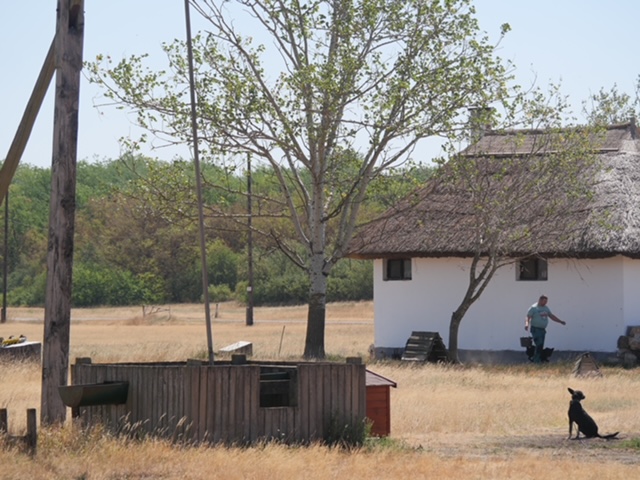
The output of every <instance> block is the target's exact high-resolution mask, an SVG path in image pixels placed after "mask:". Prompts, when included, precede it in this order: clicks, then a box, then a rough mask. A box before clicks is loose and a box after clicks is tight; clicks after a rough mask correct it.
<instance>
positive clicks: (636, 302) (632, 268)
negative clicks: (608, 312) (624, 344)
mask: <svg viewBox="0 0 640 480" xmlns="http://www.w3.org/2000/svg"><path fill="white" fill-rule="evenodd" d="M638 263H640V260H632V259H630V258H626V257H625V258H624V259H623V265H624V277H623V281H624V307H623V308H624V324H625V325H627V326H638V325H640V268H638ZM625 333H626V332H625Z"/></svg>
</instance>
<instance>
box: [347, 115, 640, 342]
mask: <svg viewBox="0 0 640 480" xmlns="http://www.w3.org/2000/svg"><path fill="white" fill-rule="evenodd" d="M520 133H521V135H522V136H521V137H520V140H519V141H518V145H519V146H518V147H516V149H521V150H520V151H518V152H515V153H514V148H513V145H511V146H510V147H509V148H510V150H509V151H510V152H511V153H510V154H511V155H513V154H516V155H517V154H518V153H521V154H524V152H525V151H526V152H529V151H530V150H529V148H530V145H531V142H530V141H533V140H532V137H534V136H536V135H540V132H539V131H538V132H535V131H529V132H527V131H521V132H520ZM522 138H524V139H525V140H524V141H523V140H522ZM508 142H511V140H509V139H508V138H507V136H506V135H505V134H498V133H495V134H494V133H486V134H485V136H484V137H483V138H482V139H481V140H480V142H479V143H478V144H477V145H476V146H475V147H474V152H478V151H482V152H483V154H482V155H483V156H485V157H490V156H492V155H493V156H496V157H497V156H499V155H504V153H505V145H506V143H508ZM594 153H595V154H596V155H597V158H598V159H599V160H601V161H602V163H601V164H599V167H598V171H597V173H596V177H595V183H594V185H595V186H594V191H595V192H596V195H595V196H594V197H593V198H592V199H590V200H589V208H588V209H585V208H583V207H584V205H583V206H581V207H580V208H576V212H577V211H580V215H582V216H583V217H584V216H585V215H590V216H591V217H590V218H592V219H593V218H594V217H593V212H594V211H595V210H596V206H598V207H599V208H600V210H599V211H600V213H602V212H605V213H606V223H607V225H606V226H604V225H603V223H605V222H602V221H601V222H598V221H595V222H593V221H592V222H583V221H582V220H583V219H581V220H580V228H576V229H575V230H574V231H573V233H572V236H571V238H568V239H562V240H558V239H556V241H554V242H553V243H550V244H549V245H544V244H540V245H534V246H531V247H530V248H529V249H528V251H525V248H523V247H522V245H520V246H517V247H513V248H514V250H513V252H512V255H510V261H509V262H508V264H506V265H505V266H502V267H501V268H499V269H497V270H496V272H495V275H494V277H493V278H492V280H491V281H490V283H489V284H488V286H487V287H486V289H485V290H484V292H483V293H482V295H481V296H480V297H479V298H478V300H477V301H475V303H473V304H472V305H471V307H470V308H469V310H468V311H467V312H466V314H465V315H464V318H463V320H462V322H461V324H460V327H459V332H458V348H459V349H460V351H461V353H464V352H465V351H505V350H507V351H508V350H513V351H518V352H522V351H523V348H522V347H521V346H520V340H519V339H520V337H523V336H526V335H527V332H525V330H524V319H525V314H526V311H527V309H528V308H529V306H531V305H532V304H533V303H535V302H536V301H537V299H538V297H539V296H540V295H541V294H546V295H547V296H548V297H549V304H548V306H549V307H550V308H551V311H552V312H553V313H554V314H555V315H556V316H558V317H559V318H561V319H563V320H565V321H566V322H567V325H566V326H562V325H560V324H558V323H555V322H549V327H548V328H547V341H546V345H547V346H550V347H554V348H555V349H556V350H560V351H566V352H585V351H590V352H615V351H616V348H617V340H618V338H619V337H620V336H621V335H625V333H626V329H627V327H628V326H632V325H640V132H639V131H638V129H637V128H636V126H635V123H634V122H630V123H627V124H622V125H615V126H611V127H609V128H607V129H606V132H604V133H603V134H602V137H601V140H600V141H599V142H598V143H597V146H596V147H594ZM463 154H465V152H463ZM467 154H469V153H467ZM471 154H474V153H471ZM474 155H475V154H474ZM427 188H429V187H427ZM441 193H442V192H439V191H438V190H437V188H435V189H434V188H432V189H431V190H430V192H429V194H426V195H421V194H417V195H414V196H413V200H412V201H410V202H408V203H407V202H404V204H403V205H399V206H398V207H397V208H395V209H391V210H390V211H389V212H387V213H386V214H385V215H383V216H382V217H381V218H380V219H379V220H377V221H376V222H374V223H372V224H371V225H369V226H368V227H367V228H366V229H364V230H363V231H361V232H360V234H359V235H358V236H356V238H355V239H354V242H353V243H352V248H351V251H350V256H351V257H353V258H367V259H374V316H375V318H374V320H375V349H376V352H377V353H385V354H391V353H396V354H397V353H398V352H399V351H401V350H402V349H403V348H404V346H405V344H406V341H407V339H408V338H409V336H410V335H411V333H412V332H413V331H432V332H438V333H439V334H440V335H441V336H442V338H443V340H444V343H445V345H446V346H449V324H450V321H451V314H452V311H453V310H454V309H456V308H457V307H458V305H459V304H460V302H461V299H462V298H463V296H464V294H465V290H466V289H467V286H468V283H469V269H470V266H471V261H472V257H473V248H472V247H470V242H471V240H468V239H465V238H464V235H461V232H464V225H465V223H464V222H466V221H467V219H468V217H469V214H468V211H467V212H466V213H465V216H462V215H460V214H459V213H460V212H459V211H456V212H453V211H450V212H446V214H445V215H444V217H445V220H444V222H445V223H443V220H442V218H441V217H443V215H442V212H443V205H444V204H445V203H447V204H452V203H455V198H453V197H452V196H451V195H450V192H448V195H447V196H446V199H439V198H438V195H440V194H441ZM440 200H442V201H440ZM436 210H437V213H434V212H435V211H436ZM587 210H588V212H589V213H588V214H587V213H585V211H587ZM574 213H575V212H574ZM567 215H570V214H567ZM435 218H438V219H439V220H438V222H439V223H438V224H439V228H435V227H433V225H434V219H435ZM603 218H604V217H603ZM447 222H448V223H447ZM443 225H445V226H446V228H443V227H442V226H443ZM451 232H455V235H453V234H451ZM543 243H544V242H543ZM532 253H534V255H531V254H532ZM507 256H509V254H507Z"/></svg>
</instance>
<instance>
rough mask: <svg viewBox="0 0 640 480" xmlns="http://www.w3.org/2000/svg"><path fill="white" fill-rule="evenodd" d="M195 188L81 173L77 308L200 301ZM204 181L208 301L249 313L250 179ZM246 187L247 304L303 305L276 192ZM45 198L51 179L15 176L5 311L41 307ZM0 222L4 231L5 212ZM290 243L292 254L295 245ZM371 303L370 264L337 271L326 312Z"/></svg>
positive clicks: (176, 178)
mask: <svg viewBox="0 0 640 480" xmlns="http://www.w3.org/2000/svg"><path fill="white" fill-rule="evenodd" d="M412 172H413V173H414V174H412V175H406V171H405V172H402V173H396V174H392V175H390V176H389V177H387V178H386V179H385V181H380V182H377V183H376V184H375V185H374V186H373V188H372V195H371V197H370V198H369V199H368V201H367V205H366V206H364V207H363V209H362V216H363V218H370V217H372V216H374V215H376V214H378V213H379V212H381V211H383V210H384V209H386V208H388V207H389V206H390V205H392V204H393V203H394V202H395V201H396V200H397V199H398V198H399V197H400V196H402V195H404V194H406V192H407V191H408V190H409V189H411V188H414V186H415V182H416V181H420V179H424V177H425V176H426V175H428V174H429V172H430V170H429V169H428V168H419V169H413V170H412ZM416 172H417V173H416ZM193 178H194V172H193V166H192V165H191V164H190V163H189V162H184V161H172V162H163V161H158V160H150V159H147V158H142V157H123V158H120V159H117V160H104V161H97V162H86V161H82V162H79V163H78V169H77V190H76V191H77V194H76V224H75V247H74V248H75V249H74V267H73V305H74V306H76V307H89V306H101V305H140V304H163V303H183V302H199V301H202V276H201V267H200V264H201V262H200V259H201V254H200V248H199V242H198V230H197V229H198V225H197V221H196V220H197V208H196V207H197V205H196V202H195V192H194V181H193ZM203 179H204V203H205V224H206V239H207V262H208V274H209V293H210V299H211V301H216V302H217V301H225V300H231V299H236V300H238V301H244V300H245V299H246V291H247V278H248V275H247V271H248V261H247V258H248V248H247V238H248V234H247V233H248V229H247V222H248V215H247V211H248V210H247V195H246V191H247V188H246V186H247V172H246V171H244V170H242V169H241V168H238V169H237V171H229V170H223V169H220V168H218V167H216V166H214V165H207V164H205V165H204V168H203ZM251 180H252V185H253V191H252V193H253V195H252V206H253V215H252V225H253V227H254V234H253V239H254V240H253V242H252V243H253V249H252V252H253V270H254V285H253V292H254V302H255V304H256V305H274V304H280V305H281V304H297V303H298V304H299V303H304V302H306V301H307V298H308V287H309V286H308V279H307V278H308V277H307V275H306V274H305V272H303V271H302V270H301V269H300V268H299V267H297V266H296V265H295V263H294V262H293V261H291V259H290V258H289V257H287V256H285V255H284V254H282V253H281V252H280V250H279V249H278V248H277V246H278V245H277V244H278V242H280V241H282V238H283V234H284V237H285V238H286V236H287V235H286V234H287V231H291V229H292V227H291V225H289V222H288V221H287V218H285V216H284V215H282V214H281V211H278V209H277V208H275V207H274V206H275V205H277V204H278V202H279V200H278V195H279V191H278V188H277V187H276V185H277V184H276V182H273V181H272V178H271V173H270V171H269V170H268V169H266V168H262V169H260V168H257V169H256V171H255V172H252V176H251ZM50 188H51V170H50V169H49V168H39V167H34V166H30V165H21V166H20V167H19V168H18V170H17V172H16V175H15V177H14V180H13V183H12V185H11V187H10V191H9V222H8V237H7V239H6V240H7V242H8V250H7V251H8V255H7V259H6V260H7V261H6V268H7V271H8V280H7V300H8V303H9V305H12V306H42V305H44V301H45V286H46V277H47V273H46V262H47V241H48V238H47V232H48V222H49V192H50ZM1 210H2V211H1V212H0V217H1V218H2V222H3V224H4V211H5V209H4V208H2V209H1ZM276 231H277V232H278V236H277V238H278V240H277V241H275V240H274V239H275V238H276V236H275V235H274V232H276ZM289 238H290V242H291V243H295V241H296V240H295V236H294V235H293V233H291V235H290V237H289ZM0 253H1V252H0ZM3 260H4V259H3ZM372 296H373V278H372V265H371V262H369V261H356V260H349V259H343V260H341V261H340V262H339V263H338V264H337V265H336V267H335V268H334V269H333V270H332V272H331V276H330V278H329V291H328V301H347V300H367V299H371V298H372Z"/></svg>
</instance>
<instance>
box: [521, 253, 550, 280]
mask: <svg viewBox="0 0 640 480" xmlns="http://www.w3.org/2000/svg"><path fill="white" fill-rule="evenodd" d="M517 274H518V280H543V281H544V280H547V260H546V259H544V258H540V257H529V258H525V259H523V260H520V261H519V262H518V269H517Z"/></svg>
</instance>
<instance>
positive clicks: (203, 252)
mask: <svg viewBox="0 0 640 480" xmlns="http://www.w3.org/2000/svg"><path fill="white" fill-rule="evenodd" d="M184 17H185V23H186V26H187V55H188V58H189V93H190V97H191V132H192V136H193V163H194V165H195V168H196V191H197V194H198V226H199V232H200V256H201V263H202V291H203V296H204V314H205V320H206V323H207V349H208V353H209V364H211V365H213V333H212V329H211V308H210V305H209V272H208V271H207V244H206V242H205V238H204V212H203V208H202V178H201V176H200V152H199V150H198V123H197V120H196V93H195V81H194V77H193V45H192V40H191V17H190V15H189V0H184Z"/></svg>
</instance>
